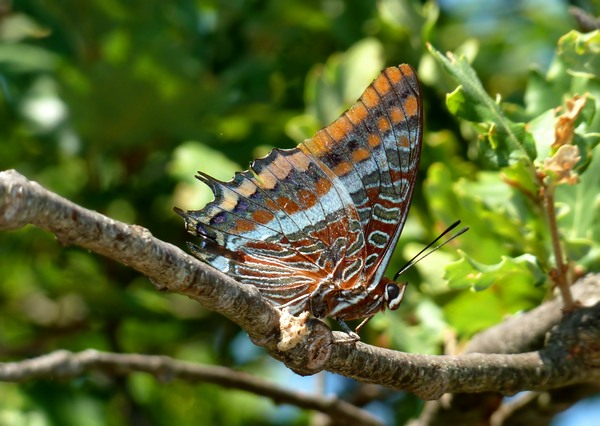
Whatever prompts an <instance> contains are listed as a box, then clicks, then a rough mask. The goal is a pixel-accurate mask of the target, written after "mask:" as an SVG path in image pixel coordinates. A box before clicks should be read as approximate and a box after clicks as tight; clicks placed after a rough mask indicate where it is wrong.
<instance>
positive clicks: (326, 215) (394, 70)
mask: <svg viewBox="0 0 600 426" xmlns="http://www.w3.org/2000/svg"><path fill="white" fill-rule="evenodd" d="M419 90H420V89H419V83H418V80H417V78H416V75H415V73H414V70H413V69H412V68H411V67H410V66H408V65H401V66H400V67H391V68H388V69H386V70H385V71H384V72H383V73H382V74H381V75H380V76H379V77H378V78H377V79H376V80H375V81H374V82H373V83H372V84H371V85H370V86H369V87H368V88H367V89H366V90H365V92H364V93H363V95H362V96H361V98H360V99H359V101H358V102H357V103H356V104H355V105H354V106H353V107H352V108H350V109H349V110H348V111H346V112H345V113H344V114H342V116H340V118H338V119H337V120H336V121H334V122H333V123H332V124H330V125H329V126H327V127H325V128H323V129H321V130H320V131H319V132H317V134H315V136H313V137H312V138H311V139H308V140H307V141H305V142H304V143H302V144H300V145H299V146H298V147H297V148H295V149H290V150H281V149H275V150H273V151H272V152H271V153H270V154H269V155H267V156H266V157H265V158H262V159H259V160H256V161H254V162H253V163H252V165H251V171H245V172H241V173H236V175H235V177H234V178H233V179H232V180H231V181H230V182H220V181H218V180H216V179H213V178H211V177H210V176H207V175H205V174H202V173H200V174H199V176H198V178H199V179H200V180H202V181H204V182H205V183H206V184H207V185H209V186H210V188H211V189H212V191H213V192H214V194H215V200H214V201H212V202H211V203H209V204H208V205H207V206H206V207H205V208H203V209H202V210H194V211H188V212H185V213H184V212H183V211H181V210H178V212H179V213H180V214H181V215H182V216H183V217H184V219H185V221H186V227H187V229H188V231H189V232H191V233H192V234H194V235H197V236H199V237H200V240H201V241H200V244H199V246H192V249H193V251H194V254H195V255H196V256H197V257H199V258H200V259H202V260H204V261H205V262H207V263H209V264H211V265H213V266H214V267H216V268H217V269H219V270H221V271H223V272H225V273H227V274H229V275H231V276H232V277H233V278H234V279H236V280H238V281H240V282H242V283H245V284H252V285H254V286H256V287H257V288H258V289H259V290H260V292H261V294H262V295H263V297H265V298H266V299H267V300H269V301H271V302H272V303H273V304H275V305H278V306H288V307H289V308H290V310H291V311H292V312H299V311H302V310H306V309H307V304H308V298H309V296H310V295H311V294H313V292H315V291H317V290H318V289H319V288H320V286H322V285H324V286H326V287H327V289H326V290H324V291H330V290H337V289H336V288H334V287H335V286H340V287H341V288H344V289H354V288H358V287H360V288H361V289H362V288H364V286H365V282H368V283H374V284H377V282H378V281H379V279H380V278H381V276H382V275H383V273H384V271H385V266H387V263H388V262H389V258H390V256H391V253H392V250H393V247H394V246H395V244H396V242H397V240H398V237H399V235H400V232H401V231H402V227H403V225H404V221H405V219H406V214H407V213H408V208H409V206H410V200H411V197H412V190H413V187H414V181H415V179H416V173H417V169H418V162H419V157H420V150H421V126H422V124H421V123H422V108H421V101H420V91H419ZM332 283H335V285H334V284H332ZM365 290H366V291H368V289H367V288H365Z"/></svg>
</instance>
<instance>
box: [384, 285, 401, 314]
mask: <svg viewBox="0 0 600 426" xmlns="http://www.w3.org/2000/svg"><path fill="white" fill-rule="evenodd" d="M405 288H406V285H403V284H402V288H400V287H399V286H398V284H396V283H389V284H388V285H386V286H385V293H384V296H385V301H386V302H387V307H388V309H390V310H392V311H395V310H396V309H398V306H400V302H402V298H403V297H404V289H405Z"/></svg>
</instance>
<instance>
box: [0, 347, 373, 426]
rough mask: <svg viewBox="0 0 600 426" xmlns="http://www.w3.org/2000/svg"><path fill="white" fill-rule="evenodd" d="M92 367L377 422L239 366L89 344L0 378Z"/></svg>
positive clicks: (63, 374)
mask: <svg viewBox="0 0 600 426" xmlns="http://www.w3.org/2000/svg"><path fill="white" fill-rule="evenodd" d="M92 370H101V371H103V372H107V373H110V374H111V375H124V374H131V373H134V372H145V373H150V374H152V375H153V376H154V377H156V379H157V380H159V381H162V382H167V381H172V380H185V381H187V382H191V383H198V382H204V383H213V384H216V385H219V386H224V387H227V388H234V389H240V390H243V391H247V392H252V393H254V394H256V395H262V396H265V397H267V398H270V399H272V400H273V401H274V402H275V403H276V404H291V405H294V406H296V407H300V408H305V409H309V410H316V411H319V412H322V413H324V414H327V415H328V416H330V417H332V418H334V419H335V420H336V422H338V423H339V424H344V425H346V424H347V425H381V422H380V421H379V420H377V419H376V418H375V417H373V416H372V415H371V414H369V413H367V412H366V411H364V410H361V409H360V408H358V407H356V406H354V405H352V404H349V403H347V402H345V401H342V400H340V399H338V398H335V397H331V396H328V397H325V396H322V395H317V396H312V395H308V394H305V393H302V392H294V391H291V390H289V389H285V388H283V387H281V386H279V385H277V384H275V383H272V382H268V381H266V380H263V379H260V378H258V377H254V376H252V375H250V374H247V373H244V372H241V371H235V370H232V369H229V368H225V367H221V366H217V365H202V364H197V363H191V362H186V361H179V360H174V359H172V358H169V357H166V356H155V355H138V354H134V355H129V354H119V353H110V352H100V351H96V350H91V349H89V350H86V351H83V352H79V353H72V352H69V351H65V350H60V351H56V352H52V353H49V354H47V355H43V356H40V357H37V358H32V359H27V360H24V361H19V362H9V363H0V381H10V382H19V383H22V382H26V381H28V380H33V379H37V378H41V377H54V378H61V379H71V378H76V377H78V376H81V375H82V374H83V373H85V372H87V371H92Z"/></svg>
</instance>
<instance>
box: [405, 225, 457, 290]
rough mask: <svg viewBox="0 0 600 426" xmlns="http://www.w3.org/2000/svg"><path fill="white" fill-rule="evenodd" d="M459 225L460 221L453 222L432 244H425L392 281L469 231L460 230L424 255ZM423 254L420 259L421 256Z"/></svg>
mask: <svg viewBox="0 0 600 426" xmlns="http://www.w3.org/2000/svg"><path fill="white" fill-rule="evenodd" d="M459 224H460V220H457V221H456V222H454V223H453V224H452V225H450V226H449V227H447V228H446V230H445V231H444V232H442V233H441V234H440V235H439V236H438V237H437V238H436V239H435V240H433V241H432V242H430V243H429V244H427V247H425V248H424V249H423V250H421V251H420V252H419V253H417V254H416V256H414V257H413V258H412V259H410V260H409V261H408V262H407V263H406V265H404V266H403V267H402V268H401V269H400V270H399V271H398V272H397V273H396V275H394V281H396V279H397V278H398V277H399V276H400V275H401V274H402V273H403V272H406V270H407V269H409V268H410V267H412V266H414V265H415V264H417V263H418V262H420V261H421V260H423V259H425V258H426V257H427V256H429V255H430V254H431V253H433V252H434V251H436V250H437V249H439V248H441V247H443V246H445V245H446V244H448V243H449V242H450V241H452V240H453V239H455V238H456V237H458V236H459V235H462V234H464V233H465V232H467V231H468V230H469V227H468V226H465V227H464V228H463V229H461V230H460V231H458V232H457V233H456V234H454V235H452V236H451V237H450V238H448V239H447V240H446V241H444V242H443V243H441V244H438V245H437V246H435V247H434V248H432V249H431V250H430V251H429V252H427V253H425V252H426V251H427V250H429V248H430V247H431V246H432V245H434V244H435V243H437V242H438V241H439V240H440V238H442V237H443V236H444V235H446V234H447V233H448V232H450V231H452V230H453V229H454V228H456V227H457V226H458V225H459ZM423 253H425V254H424V255H423V256H422V257H419V256H421V255H422V254H423Z"/></svg>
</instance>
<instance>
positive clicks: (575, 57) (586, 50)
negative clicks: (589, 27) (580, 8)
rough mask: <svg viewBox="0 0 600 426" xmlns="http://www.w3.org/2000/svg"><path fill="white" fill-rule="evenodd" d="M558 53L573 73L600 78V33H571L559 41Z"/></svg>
mask: <svg viewBox="0 0 600 426" xmlns="http://www.w3.org/2000/svg"><path fill="white" fill-rule="evenodd" d="M557 53H558V56H559V57H561V58H562V60H563V61H564V62H565V64H567V66H568V67H569V68H570V70H571V71H572V72H574V73H577V74H582V75H584V76H588V77H594V78H600V31H593V32H591V33H585V34H582V33H580V32H577V31H571V32H569V33H568V34H566V35H564V36H563V37H561V38H560V40H559V41H558V50H557Z"/></svg>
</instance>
